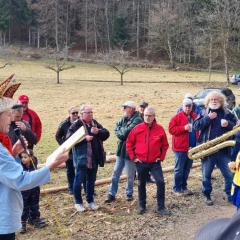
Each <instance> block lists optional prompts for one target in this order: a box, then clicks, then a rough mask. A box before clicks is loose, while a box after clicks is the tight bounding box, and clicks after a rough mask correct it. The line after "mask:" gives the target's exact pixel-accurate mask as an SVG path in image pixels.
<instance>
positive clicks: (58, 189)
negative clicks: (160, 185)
mask: <svg viewBox="0 0 240 240" xmlns="http://www.w3.org/2000/svg"><path fill="white" fill-rule="evenodd" d="M201 165H202V164H201V163H193V165H192V168H196V167H200V166H201ZM173 169H174V166H171V167H166V168H163V172H171V171H173ZM125 179H127V175H123V176H121V177H120V181H121V180H125ZM111 181H112V178H104V179H100V180H97V181H96V182H95V186H99V185H103V184H106V183H110V182H111ZM67 189H68V187H67V186H63V187H55V188H47V189H42V190H41V191H40V193H41V194H44V193H57V192H60V191H66V190H67Z"/></svg>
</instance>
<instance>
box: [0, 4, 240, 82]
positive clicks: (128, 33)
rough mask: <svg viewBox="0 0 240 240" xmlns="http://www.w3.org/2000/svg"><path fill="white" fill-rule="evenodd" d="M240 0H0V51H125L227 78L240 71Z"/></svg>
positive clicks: (143, 59) (102, 52) (100, 52)
mask: <svg viewBox="0 0 240 240" xmlns="http://www.w3.org/2000/svg"><path fill="white" fill-rule="evenodd" d="M239 36H240V1H239V0H48V1H46V0H0V48H2V49H3V48H5V47H7V46H9V45H21V46H26V47H27V46H31V47H34V48H36V49H38V48H47V49H48V48H51V49H54V50H55V51H58V52H59V51H62V50H63V49H65V50H66V49H68V50H71V51H76V50H78V51H81V52H82V53H84V54H89V53H91V54H93V55H95V56H97V55H98V54H107V53H109V52H111V51H113V50H114V51H116V50H121V51H127V52H128V53H129V54H128V56H132V57H134V58H136V59H138V60H139V61H140V60H141V61H143V62H145V63H146V64H147V63H149V62H151V61H155V62H161V61H165V62H166V61H167V62H168V64H169V67H170V68H173V69H174V68H176V66H177V64H179V63H181V64H185V65H191V64H194V65H198V66H200V67H201V68H204V69H220V70H224V71H225V72H226V78H227V80H229V69H234V68H238V59H239V56H240V41H239Z"/></svg>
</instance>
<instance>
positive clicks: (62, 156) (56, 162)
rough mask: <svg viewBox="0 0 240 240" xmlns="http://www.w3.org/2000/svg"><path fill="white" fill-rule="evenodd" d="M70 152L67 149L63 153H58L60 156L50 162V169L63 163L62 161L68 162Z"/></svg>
mask: <svg viewBox="0 0 240 240" xmlns="http://www.w3.org/2000/svg"><path fill="white" fill-rule="evenodd" d="M68 154H69V152H66V151H65V149H63V151H62V152H61V153H59V154H58V156H57V157H56V158H55V159H54V160H53V162H51V163H50V164H49V169H50V171H52V170H53V169H54V168H56V167H57V166H59V165H61V164H62V163H64V162H66V161H67V159H68V157H69V156H68Z"/></svg>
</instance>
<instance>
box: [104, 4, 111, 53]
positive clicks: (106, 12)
mask: <svg viewBox="0 0 240 240" xmlns="http://www.w3.org/2000/svg"><path fill="white" fill-rule="evenodd" d="M105 3H106V4H105V19H106V29H107V30H106V31H107V40H108V51H110V50H111V45H110V29H109V19H108V0H105Z"/></svg>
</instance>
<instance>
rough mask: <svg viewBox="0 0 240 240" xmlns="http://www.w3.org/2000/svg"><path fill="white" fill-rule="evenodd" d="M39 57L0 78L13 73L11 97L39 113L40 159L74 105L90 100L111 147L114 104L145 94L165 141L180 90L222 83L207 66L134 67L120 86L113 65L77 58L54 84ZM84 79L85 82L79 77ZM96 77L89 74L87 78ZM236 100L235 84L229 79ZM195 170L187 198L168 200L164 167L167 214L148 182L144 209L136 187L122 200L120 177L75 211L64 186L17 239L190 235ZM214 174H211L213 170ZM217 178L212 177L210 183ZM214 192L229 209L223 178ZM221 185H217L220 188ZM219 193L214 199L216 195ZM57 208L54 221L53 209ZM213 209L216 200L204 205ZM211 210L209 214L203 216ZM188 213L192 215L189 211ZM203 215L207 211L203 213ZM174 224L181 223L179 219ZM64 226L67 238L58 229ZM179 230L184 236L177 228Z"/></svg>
mask: <svg viewBox="0 0 240 240" xmlns="http://www.w3.org/2000/svg"><path fill="white" fill-rule="evenodd" d="M43 64H44V63H41V62H27V61H25V62H17V63H16V64H14V65H13V66H12V67H7V68H5V69H2V70H1V73H2V74H1V78H2V79H5V78H7V77H8V76H10V75H11V74H12V73H15V74H16V79H17V81H18V82H22V85H21V87H20V89H19V90H18V92H17V94H16V95H15V98H17V96H18V95H20V94H23V93H25V94H27V95H29V97H30V107H31V108H33V109H35V110H36V111H37V112H38V114H39V115H40V117H41V119H42V123H43V135H42V139H41V141H40V143H39V144H38V145H37V146H36V147H35V153H36V155H37V157H38V158H39V161H40V162H45V159H46V157H47V156H48V155H50V153H51V152H52V151H53V150H54V149H55V148H56V147H57V143H56V141H55V131H56V129H57V127H58V125H59V123H60V122H61V121H62V120H64V119H65V118H66V117H67V109H68V108H69V107H70V106H72V105H75V106H77V107H79V106H80V105H81V104H85V103H87V104H90V105H92V107H93V111H94V118H96V119H97V120H98V121H99V122H100V123H101V124H102V125H103V126H104V127H106V128H107V129H108V130H109V131H110V133H111V136H110V138H109V139H108V140H107V141H106V142H105V144H104V146H105V149H106V151H107V152H114V151H115V148H116V142H117V139H116V137H115V136H114V133H113V128H114V125H115V123H116V121H118V120H119V118H120V117H121V116H122V113H123V112H122V109H121V107H120V104H121V103H123V102H125V101H126V100H133V101H135V102H136V103H139V102H141V101H142V100H144V101H147V102H149V103H150V105H152V106H153V107H155V108H156V111H157V121H158V122H159V123H160V124H162V125H163V127H164V128H165V130H166V132H167V135H168V139H169V143H170V144H171V136H170V135H169V134H168V131H167V128H168V122H169V120H170V118H171V117H172V116H173V115H174V114H175V112H176V109H177V108H178V107H179V105H181V101H182V99H183V96H184V95H185V93H187V92H190V93H192V94H196V93H197V92H198V91H199V90H200V89H201V88H203V87H205V86H225V82H224V77H225V76H224V74H223V73H215V74H213V76H212V82H211V83H207V80H208V75H207V73H206V72H176V71H175V72H172V71H161V70H159V69H133V70H132V71H130V72H129V73H127V74H126V75H125V76H124V82H125V83H124V85H123V86H120V80H119V79H120V77H119V75H118V74H117V73H116V72H114V71H113V70H111V69H109V68H107V67H106V66H102V65H90V64H80V65H79V66H78V67H77V68H74V69H71V70H68V71H64V72H62V73H61V84H58V85H57V84H56V79H55V74H54V73H53V72H51V71H49V70H47V69H45V68H44V67H43ZM85 80H89V81H85ZM94 80H95V81H94ZM231 88H232V90H233V92H234V93H235V94H236V98H237V102H239V94H238V88H237V87H236V86H231ZM113 165H114V164H113V163H111V164H107V165H106V167H104V168H100V169H99V172H98V179H101V178H106V177H110V176H111V173H112V170H113ZM171 165H173V154H172V151H171V148H169V151H168V153H167V157H166V160H165V162H164V163H163V167H166V166H171ZM199 175H200V169H194V170H192V172H191V176H190V180H189V185H190V188H191V189H193V190H194V191H195V194H194V195H193V196H192V197H190V198H184V199H180V200H179V199H174V197H173V196H172V195H171V187H172V174H170V173H168V174H165V178H166V188H167V190H166V204H167V207H168V208H169V209H170V210H171V211H172V212H173V216H172V217H170V218H159V217H158V216H157V215H156V214H155V213H154V211H155V206H156V199H155V186H154V185H149V186H148V212H147V214H146V215H144V216H139V215H137V214H136V213H137V208H138V204H137V188H136V187H135V194H134V195H135V199H136V200H135V201H134V202H133V203H127V202H125V193H124V185H125V182H124V183H121V184H120V187H119V192H118V195H117V201H116V203H113V204H112V205H104V203H103V201H104V198H105V196H106V194H107V190H108V187H109V185H104V186H101V187H97V189H96V191H97V194H98V196H97V198H96V202H97V203H99V204H100V205H101V209H100V210H99V211H97V212H92V211H87V212H86V213H76V212H75V210H74V208H73V204H74V203H73V198H72V196H70V195H68V194H67V193H66V192H62V193H58V194H53V195H49V198H50V199H51V202H50V203H49V201H48V200H47V198H46V197H44V196H42V198H41V212H42V217H44V218H45V219H46V220H47V222H48V227H46V228H45V229H41V230H36V229H33V228H31V227H28V233H27V234H25V235H19V234H18V236H17V239H134V238H135V239H174V238H171V237H170V236H171V234H172V235H174V234H173V233H172V231H173V232H175V231H174V229H177V231H179V232H178V233H176V234H175V236H176V237H178V236H179V237H178V239H190V238H191V237H190V236H192V235H193V233H194V231H195V229H196V227H197V226H199V224H201V223H203V221H204V217H202V218H201V219H200V220H198V222H197V223H196V224H195V225H194V223H189V219H191V216H197V215H196V214H200V213H201V212H203V213H207V210H204V209H206V207H205V206H204V205H203V203H202V199H201V197H200V188H201V179H200V178H199ZM217 178H218V175H217ZM217 183H218V182H216V184H217ZM218 184H220V187H219V186H218V185H216V188H217V189H218V190H217V191H216V192H215V196H216V197H215V198H216V201H218V204H220V207H222V209H225V208H227V209H228V208H229V207H230V211H232V209H233V208H231V206H228V205H227V203H226V201H224V199H222V196H223V195H224V194H223V193H222V191H221V188H222V183H221V182H220V183H218ZM60 185H66V175H65V172H64V171H63V170H56V171H55V172H54V173H53V174H52V180H51V183H49V184H46V185H44V186H43V187H44V188H48V187H52V186H60ZM219 189H220V190H219ZM218 195H219V196H220V198H218ZM49 204H50V205H52V206H53V208H54V209H55V210H56V216H57V220H58V221H59V222H60V227H59V228H58V227H57V224H56V220H55V219H54V214H53V210H52V209H51V207H49ZM211 209H212V211H217V208H216V207H213V208H211ZM210 217H211V216H210ZM192 219H193V218H192ZM205 219H207V218H205ZM184 222H188V224H192V225H191V226H192V228H193V229H190V230H189V233H186V237H185V238H184V236H183V235H184V234H183V233H181V229H185V230H186V231H187V230H188V226H187V225H186V227H184V226H183V227H182V228H181V227H179V226H180V225H184ZM179 224H180V225H179ZM60 229H61V230H62V229H63V230H64V231H65V232H66V234H67V236H68V237H66V236H64V234H63V233H62V232H61V231H60ZM181 234H183V235H181Z"/></svg>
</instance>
